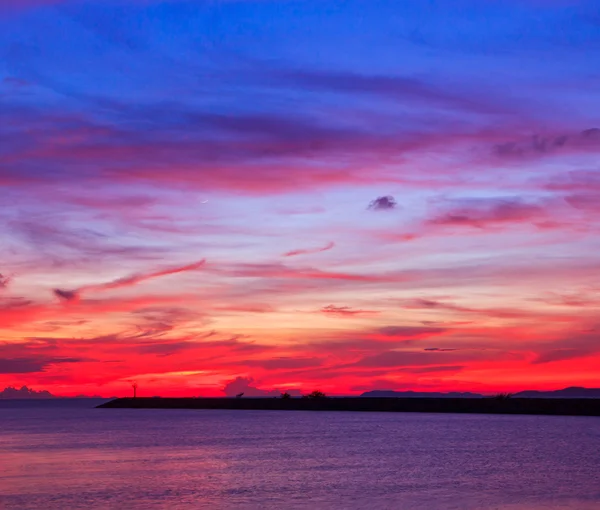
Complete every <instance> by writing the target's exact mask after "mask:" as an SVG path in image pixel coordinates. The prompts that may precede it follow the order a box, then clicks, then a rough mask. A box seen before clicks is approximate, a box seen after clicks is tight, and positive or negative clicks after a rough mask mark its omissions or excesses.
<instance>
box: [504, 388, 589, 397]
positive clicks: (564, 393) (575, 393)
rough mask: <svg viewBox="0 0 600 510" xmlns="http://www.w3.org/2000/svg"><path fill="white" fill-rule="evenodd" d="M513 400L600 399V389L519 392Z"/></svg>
mask: <svg viewBox="0 0 600 510" xmlns="http://www.w3.org/2000/svg"><path fill="white" fill-rule="evenodd" d="M513 398H600V388H578V387H571V388H565V389H563V390H555V391H535V390H528V391H520V392H519V393H515V394H514V395H513Z"/></svg>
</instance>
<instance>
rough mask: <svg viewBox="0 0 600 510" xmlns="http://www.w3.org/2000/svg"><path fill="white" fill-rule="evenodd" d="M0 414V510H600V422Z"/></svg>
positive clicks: (56, 405)
mask: <svg viewBox="0 0 600 510" xmlns="http://www.w3.org/2000/svg"><path fill="white" fill-rule="evenodd" d="M96 403H97V402H93V403H92V402H90V401H85V400H80V401H61V402H56V401H54V402H50V401H48V402H46V403H45V404H43V405H39V404H33V403H27V404H24V403H12V404H11V403H8V402H0V508H2V509H7V510H8V509H42V510H54V509H57V510H58V509H59V510H69V509H92V508H94V509H95V508H102V509H104V508H106V509H145V508H148V509H165V510H166V509H169V510H171V509H173V510H178V509H194V508H214V509H227V508H249V509H250V508H268V509H271V508H273V509H287V508H316V509H319V508H324V509H326V508H347V509H354V508H356V509H363V508H368V509H379V508H389V509H398V510H404V509H419V510H431V509H433V510H436V509H441V510H446V509H448V510H452V509H456V510H458V509H460V510H463V509H464V510H475V509H478V510H542V509H544V510H548V509H551V510H555V509H569V510H589V509H600V419H598V418H577V417H556V416H551V417H542V416H485V415H448V414H385V413H342V412H339V413H335V412H323V413H316V412H313V413H311V412H278V411H274V412H270V411H183V410H182V411H178V410H128V409H94V408H93V407H92V406H93V405H94V404H96Z"/></svg>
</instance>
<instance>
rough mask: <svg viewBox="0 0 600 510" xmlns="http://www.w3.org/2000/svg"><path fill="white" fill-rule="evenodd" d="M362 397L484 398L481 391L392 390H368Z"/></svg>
mask: <svg viewBox="0 0 600 510" xmlns="http://www.w3.org/2000/svg"><path fill="white" fill-rule="evenodd" d="M361 397H371V398H372V397H395V398H424V397H429V398H483V395H480V394H479V393H470V392H468V391H467V392H457V391H451V392H449V393H440V392H436V391H392V390H373V391H367V392H365V393H363V394H362V395H361Z"/></svg>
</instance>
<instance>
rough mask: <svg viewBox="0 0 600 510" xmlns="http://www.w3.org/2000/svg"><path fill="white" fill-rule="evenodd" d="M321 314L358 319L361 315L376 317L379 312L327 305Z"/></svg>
mask: <svg viewBox="0 0 600 510" xmlns="http://www.w3.org/2000/svg"><path fill="white" fill-rule="evenodd" d="M320 312H321V313H324V314H325V315H330V316H335V317H356V316H360V315H376V314H378V313H379V312H378V311H375V310H361V309H356V308H351V307H349V306H335V305H327V306H324V307H323V308H321V310H320Z"/></svg>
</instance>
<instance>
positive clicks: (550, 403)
mask: <svg viewBox="0 0 600 510" xmlns="http://www.w3.org/2000/svg"><path fill="white" fill-rule="evenodd" d="M98 407H102V408H127V409H231V410H255V411H259V410H260V411H370V412H412V413H479V414H541V415H562V416H600V399H589V398H588V399H576V398H570V399H559V398H553V399H543V398H508V399H504V400H501V399H494V398H377V397H374V398H364V397H338V398H336V397H331V398H322V399H307V398H290V399H282V398H119V399H116V400H112V401H110V402H106V403H104V404H102V405H99V406H98Z"/></svg>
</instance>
